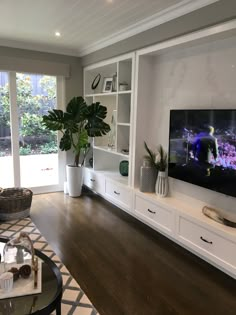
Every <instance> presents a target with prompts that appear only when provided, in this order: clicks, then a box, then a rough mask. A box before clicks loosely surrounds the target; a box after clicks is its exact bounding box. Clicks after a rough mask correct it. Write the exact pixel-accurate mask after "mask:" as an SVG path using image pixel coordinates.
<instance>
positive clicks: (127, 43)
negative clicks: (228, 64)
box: [82, 0, 236, 66]
mask: <svg viewBox="0 0 236 315" xmlns="http://www.w3.org/2000/svg"><path fill="white" fill-rule="evenodd" d="M195 1H197V0H195ZM235 17H236V0H221V1H219V2H216V3H214V4H211V5H208V6H207V7H204V8H202V9H199V10H196V11H194V12H192V13H189V14H186V15H185V16H182V17H180V18H178V19H175V20H172V21H170V22H167V23H165V24H162V25H159V26H157V27H155V28H152V29H150V30H148V31H145V32H143V33H140V34H137V35H135V36H132V37H130V38H128V39H125V40H122V41H120V42H118V43H116V44H113V45H111V46H108V47H106V48H103V49H100V50H99V51H96V52H94V53H91V54H89V55H86V56H84V57H82V65H83V66H86V65H88V64H92V63H95V62H98V61H101V60H104V59H108V58H111V57H115V56H119V55H121V54H124V53H127V52H131V51H134V50H137V49H140V48H143V47H145V46H149V45H152V44H155V43H158V42H161V41H164V40H167V39H170V38H173V37H176V36H180V35H183V34H185V33H188V32H192V31H195V30H198V29H201V28H204V27H207V26H210V25H214V24H217V23H219V22H221V21H225V20H229V19H232V18H235Z"/></svg>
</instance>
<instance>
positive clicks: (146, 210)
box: [134, 195, 174, 233]
mask: <svg viewBox="0 0 236 315" xmlns="http://www.w3.org/2000/svg"><path fill="white" fill-rule="evenodd" d="M134 207H135V208H134V210H135V212H136V214H137V215H138V216H139V217H141V218H143V219H145V220H146V221H149V222H150V223H152V224H154V225H155V226H157V227H158V228H159V229H160V230H163V231H165V232H167V233H170V232H172V229H173V221H174V220H173V213H172V211H171V210H167V209H164V208H162V207H160V206H159V205H157V204H155V203H153V202H151V201H148V200H146V199H143V198H142V197H140V196H137V195H136V196H135V206H134Z"/></svg>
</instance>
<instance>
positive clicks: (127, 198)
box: [105, 179, 132, 210]
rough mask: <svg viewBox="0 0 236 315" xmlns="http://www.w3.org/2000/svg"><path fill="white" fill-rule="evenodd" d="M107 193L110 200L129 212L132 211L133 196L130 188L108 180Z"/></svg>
mask: <svg viewBox="0 0 236 315" xmlns="http://www.w3.org/2000/svg"><path fill="white" fill-rule="evenodd" d="M105 193H106V196H107V197H108V199H110V200H111V201H113V202H114V203H116V204H117V205H119V206H121V207H122V208H125V209H127V210H130V209H131V202H132V194H131V190H130V189H129V188H128V187H125V186H121V185H119V184H117V183H115V182H113V181H110V180H109V179H106V184H105Z"/></svg>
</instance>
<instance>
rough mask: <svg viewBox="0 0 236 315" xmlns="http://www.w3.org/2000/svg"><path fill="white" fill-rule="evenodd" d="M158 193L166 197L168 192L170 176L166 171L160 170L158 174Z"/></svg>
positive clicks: (156, 188)
mask: <svg viewBox="0 0 236 315" xmlns="http://www.w3.org/2000/svg"><path fill="white" fill-rule="evenodd" d="M155 190H156V194H157V195H159V196H160V197H166V196H167V194H168V190H169V187H168V176H167V174H166V172H165V171H164V172H162V171H159V172H158V175H157V181H156V187H155Z"/></svg>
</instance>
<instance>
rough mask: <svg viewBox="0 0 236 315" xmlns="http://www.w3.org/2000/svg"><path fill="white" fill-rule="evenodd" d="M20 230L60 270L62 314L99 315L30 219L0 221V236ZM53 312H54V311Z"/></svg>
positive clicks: (17, 232) (13, 234) (8, 235)
mask: <svg viewBox="0 0 236 315" xmlns="http://www.w3.org/2000/svg"><path fill="white" fill-rule="evenodd" d="M21 231H24V232H27V233H28V234H29V236H30V238H31V240H32V241H33V243H34V248H36V249H38V250H40V251H42V252H43V253H44V254H45V255H47V256H48V257H50V258H51V259H52V260H53V261H54V262H55V264H56V265H57V266H58V268H59V269H60V271H61V274H62V278H63V296H62V303H61V312H62V315H99V314H98V312H97V311H96V309H95V308H94V307H93V305H92V303H91V302H90V300H89V299H88V297H87V296H86V295H85V293H84V292H83V291H82V290H81V288H80V286H79V284H78V283H77V282H76V281H75V279H74V278H73V277H72V276H71V274H70V273H69V271H68V270H67V268H66V267H65V266H64V265H63V263H62V262H61V261H60V258H59V257H58V256H57V255H56V254H55V253H54V251H53V249H52V248H51V247H50V245H49V244H48V243H47V241H46V240H45V238H44V237H43V236H42V235H41V234H40V232H39V230H38V229H37V228H36V226H35V225H34V223H33V222H32V221H31V219H29V218H26V219H21V220H14V221H8V222H4V223H3V222H2V223H0V237H10V238H11V237H15V236H16V235H18V234H19V232H21ZM54 314H56V313H55V312H54V313H53V315H54Z"/></svg>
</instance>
